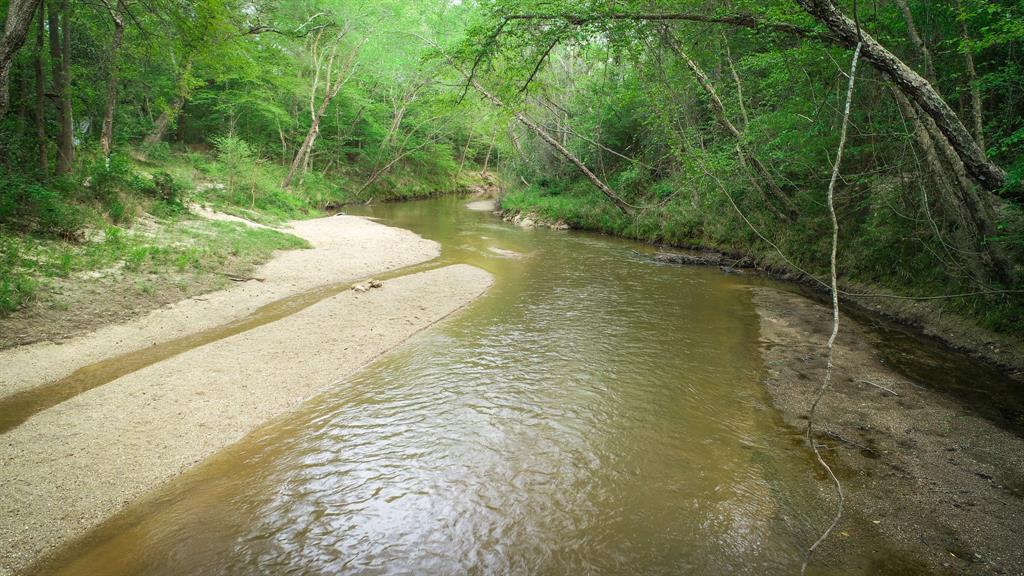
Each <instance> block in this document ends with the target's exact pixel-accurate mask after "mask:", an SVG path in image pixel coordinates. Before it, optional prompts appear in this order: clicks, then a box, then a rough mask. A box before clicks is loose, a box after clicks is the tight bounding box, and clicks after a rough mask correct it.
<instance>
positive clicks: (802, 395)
mask: <svg viewBox="0 0 1024 576" xmlns="http://www.w3.org/2000/svg"><path fill="white" fill-rule="evenodd" d="M754 300H755V302H756V304H757V306H758V310H759V314H760V318H761V322H760V324H761V341H762V351H763V355H764V359H765V365H766V370H767V375H766V385H767V388H768V390H769V392H770V394H771V396H772V399H773V400H774V402H775V404H776V406H777V407H778V408H779V410H780V411H781V412H782V414H783V417H784V419H785V421H786V422H787V423H788V424H790V425H792V426H794V427H797V428H799V429H801V430H802V429H803V427H805V426H806V414H807V411H808V409H809V407H810V400H811V398H812V396H813V392H814V390H815V388H816V386H818V385H819V384H820V382H821V381H822V378H823V376H824V368H825V358H824V343H825V341H826V339H827V337H828V333H829V331H830V330H831V310H830V309H828V308H827V307H825V306H822V305H820V304H817V303H815V302H813V301H811V300H808V299H806V298H803V297H801V296H799V295H796V294H791V293H787V292H782V291H778V290H774V289H769V288H756V289H754ZM871 341H872V336H871V335H870V334H869V333H868V332H867V331H866V330H865V328H863V327H862V326H860V325H858V324H857V323H856V322H855V321H853V320H851V319H850V318H845V317H844V318H843V320H842V325H841V328H840V337H839V339H838V341H837V345H836V350H835V374H834V382H835V384H834V387H833V389H832V391H831V392H830V393H829V394H828V395H827V396H826V398H825V399H824V400H823V402H822V404H821V405H820V406H819V418H818V420H817V424H816V430H818V431H819V432H820V440H819V441H820V442H822V443H824V444H825V446H826V450H827V451H826V458H828V459H829V461H830V462H833V463H836V464H838V466H837V470H838V474H839V476H840V478H841V479H842V481H843V485H844V488H845V490H846V493H847V510H848V515H847V517H846V519H845V520H844V522H843V524H842V525H841V526H840V527H839V529H838V533H836V534H835V535H834V536H833V537H832V538H831V539H830V540H829V541H828V543H827V544H826V545H825V548H824V550H823V553H822V555H821V559H820V562H821V563H823V564H830V563H831V564H833V565H841V564H842V562H843V558H844V554H845V552H846V547H847V545H848V544H849V545H851V546H852V545H853V543H854V542H856V540H857V538H858V536H859V535H864V534H865V532H866V531H869V530H871V531H874V530H877V531H878V533H879V534H880V535H881V536H882V537H883V538H884V539H885V540H887V541H890V542H892V543H893V546H894V547H895V549H896V550H899V551H901V552H905V554H901V556H903V557H905V558H919V559H921V562H922V563H923V565H920V566H912V567H908V566H907V565H906V564H897V563H898V562H899V561H900V560H899V559H898V558H887V559H881V560H880V564H879V566H878V567H877V568H878V570H877V571H876V572H878V573H883V572H886V571H888V572H890V573H901V572H905V571H906V570H908V569H913V570H914V571H916V572H918V573H936V574H1022V573H1024V548H1021V546H1020V534H1019V532H1020V529H1021V526H1022V522H1024V499H1022V494H1024V439H1022V438H1021V437H1019V436H1017V435H1015V434H1014V433H1012V432H1008V431H1006V430H1004V429H1003V428H1000V427H997V426H996V425H994V424H993V423H992V422H990V421H989V420H987V419H985V418H983V417H980V416H976V415H973V414H971V413H969V412H966V411H965V410H964V409H963V408H962V407H961V406H959V405H958V404H957V403H956V402H954V401H952V400H949V399H948V398H947V397H945V396H943V395H941V394H939V393H938V392H936V391H935V390H933V389H930V388H929V387H928V382H920V383H917V382H913V381H911V380H909V379H907V378H904V377H902V376H901V375H899V374H898V373H897V372H895V371H894V370H893V369H891V368H889V367H888V366H886V365H885V364H884V363H883V362H882V361H881V360H880V358H879V354H878V352H877V351H876V349H875V348H874V347H873V345H872V344H871ZM869 382H870V384H869ZM880 386H881V387H884V388H887V389H889V390H890V391H891V392H890V391H887V390H883V389H882V388H880ZM821 487H822V490H823V491H825V492H829V491H831V484H830V483H828V481H827V480H826V479H825V478H824V477H822V479H821ZM865 538H866V536H865Z"/></svg>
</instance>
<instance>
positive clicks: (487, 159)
mask: <svg viewBox="0 0 1024 576" xmlns="http://www.w3.org/2000/svg"><path fill="white" fill-rule="evenodd" d="M497 138H498V128H497V126H495V128H494V132H492V133H491V144H490V145H489V146H488V147H487V156H484V167H483V168H482V169H481V170H480V175H481V176H483V175H485V174H487V168H488V166H490V164H491V152H493V151H494V141H495V140H496V139H497Z"/></svg>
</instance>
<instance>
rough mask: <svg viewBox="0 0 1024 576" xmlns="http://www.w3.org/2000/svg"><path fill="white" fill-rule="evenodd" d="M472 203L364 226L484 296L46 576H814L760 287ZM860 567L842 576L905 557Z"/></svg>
mask: <svg viewBox="0 0 1024 576" xmlns="http://www.w3.org/2000/svg"><path fill="white" fill-rule="evenodd" d="M464 202H465V201H461V200H457V199H446V200H434V201H428V202H415V203H406V204H396V205H385V206H380V207H376V208H373V209H372V210H370V213H372V215H374V216H377V217H380V218H382V220H383V221H384V222H385V223H388V224H393V225H397V226H401V227H405V228H409V229H412V230H414V231H416V232H418V233H420V234H422V235H424V236H426V237H428V238H431V239H434V240H438V241H440V242H441V243H442V246H443V255H442V258H441V260H442V261H443V262H465V263H469V264H473V265H476V266H480V267H482V268H485V269H487V270H488V271H490V272H491V273H492V274H494V275H495V278H496V284H495V286H494V287H493V288H492V289H491V290H490V291H489V292H488V293H487V294H486V295H485V296H484V297H482V298H481V299H480V300H478V301H477V302H475V303H474V304H473V305H471V307H470V308H468V309H467V310H465V311H464V312H463V313H461V314H460V315H458V316H456V317H454V318H452V319H450V320H449V321H447V322H445V323H443V324H441V325H439V326H437V327H435V328H433V329H432V330H430V331H428V332H425V333H423V334H420V335H419V336H417V337H415V338H413V339H412V340H410V341H409V342H408V343H406V344H405V345H404V346H402V347H401V348H400V349H399V350H397V351H395V352H393V353H391V354H389V355H388V356H386V357H384V358H382V359H381V360H379V361H377V362H375V363H374V364H372V365H371V366H369V367H368V368H367V369H366V370H364V371H362V372H361V373H359V374H357V375H356V376H354V377H353V378H351V379H350V380H348V381H346V382H344V383H342V384H339V385H338V386H337V387H336V388H335V389H332V390H329V391H327V392H325V393H324V394H323V395H322V396H320V397H318V398H316V399H314V400H313V401H311V402H309V403H307V404H306V405H305V406H303V407H302V408H301V409H300V410H299V411H297V412H292V413H290V414H288V415H286V416H285V417H283V418H279V419H278V420H276V421H274V422H272V423H271V424H269V425H268V426H266V427H264V428H262V429H260V430H259V431H257V432H256V433H254V434H252V435H250V436H249V437H247V438H246V439H245V440H243V441H242V442H241V443H239V444H237V445H235V446H233V447H231V448H229V449H228V450H226V451H224V452H222V453H220V454H218V455H217V456H215V457H213V458H211V459H210V460H208V461H207V462H205V463H203V464H202V465H200V466H199V467H197V468H196V469H194V470H192V471H190V472H188V473H186V474H185V475H183V476H182V477H181V478H179V479H178V480H175V481H174V482H172V483H171V484H170V485H169V486H167V487H166V488H165V489H163V490H161V491H159V493H158V494H156V495H154V496H153V497H151V498H150V499H148V500H147V501H145V502H142V503H140V504H137V505H133V506H132V507H130V508H129V509H128V510H127V511H126V512H125V513H123V514H121V515H119V516H118V517H116V518H114V519H113V520H111V521H110V522H107V523H106V524H105V525H103V526H102V527H101V528H99V529H98V530H96V531H94V532H93V533H91V534H90V535H88V536H87V537H86V538H84V539H83V540H82V541H80V542H77V543H75V544H74V545H72V546H70V547H69V548H67V549H65V550H64V551H62V553H61V554H59V555H58V556H57V557H56V559H55V561H54V562H52V563H49V564H47V565H45V566H44V567H42V568H40V571H41V572H45V573H47V574H110V575H117V574H124V575H128V574H151V575H161V574H196V575H198V574H238V575H243V574H245V575H248V574H275V575H276V574H302V575H319V574H338V573H353V574H623V573H633V574H679V573H693V574H725V573H728V574H764V573H793V572H795V571H798V569H799V565H800V561H801V559H802V554H803V549H804V547H805V546H807V545H808V544H809V543H810V542H812V541H813V540H814V539H815V538H816V536H817V532H818V531H819V530H820V529H821V527H822V526H823V525H824V524H826V523H827V521H828V513H829V508H828V505H827V503H826V502H825V501H824V500H823V499H822V497H821V494H822V493H824V492H827V490H828V484H827V483H824V482H822V481H821V477H820V473H819V471H818V470H817V469H816V468H815V466H814V464H813V462H812V460H811V458H810V456H809V454H808V452H807V450H806V449H805V448H804V446H803V445H802V443H801V441H800V438H799V433H798V432H796V431H793V430H790V429H788V428H786V427H785V426H784V425H783V424H782V423H781V419H780V418H779V416H778V415H777V413H776V412H775V411H774V410H773V409H772V408H771V406H770V403H769V400H768V398H767V395H766V393H765V392H764V390H763V388H762V385H761V377H762V365H761V359H760V354H759V350H758V320H757V315H756V312H755V310H754V308H753V306H752V304H751V302H750V297H749V292H748V290H747V285H748V284H749V282H750V280H749V279H744V278H743V277H736V276H727V275H724V274H721V273H719V272H718V271H717V270H708V269H698V268H678V267H667V266H665V267H660V266H654V265H652V264H651V263H650V262H648V261H646V260H644V259H641V258H638V257H636V256H635V255H634V254H633V253H632V252H631V250H632V249H638V250H640V249H642V248H641V247H639V246H638V245H635V244H633V243H630V242H626V241H622V240H616V239H611V238H604V237H598V236H593V235H587V234H577V233H567V232H554V231H548V230H519V229H516V228H513V227H510V226H507V225H505V224H502V223H500V222H498V221H497V220H496V219H495V218H494V217H493V216H491V215H489V214H486V213H477V212H472V211H468V210H465V209H463V207H462V205H463V204H464ZM510 252H514V253H516V254H517V255H518V256H514V255H512V254H510ZM385 289H386V286H385ZM851 546H855V548H853V549H845V550H844V559H848V560H849V562H847V564H846V565H845V566H843V567H842V568H837V569H833V570H829V571H828V572H827V573H830V574H832V573H834V574H869V573H870V574H874V573H879V571H878V570H879V566H878V564H877V562H878V561H879V560H882V561H888V560H891V559H890V558H887V555H886V553H885V548H884V546H883V545H881V544H880V543H879V542H874V541H872V540H871V538H870V537H862V538H859V539H858V542H857V543H855V544H852V545H851ZM894 573H906V572H905V571H904V570H902V569H900V570H895V571H894Z"/></svg>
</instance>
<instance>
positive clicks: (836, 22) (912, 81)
mask: <svg viewBox="0 0 1024 576" xmlns="http://www.w3.org/2000/svg"><path fill="white" fill-rule="evenodd" d="M795 1H796V3H797V4H799V5H800V6H801V7H802V8H803V9H804V10H805V11H806V12H807V13H809V14H810V15H811V16H814V17H815V18H816V19H817V20H818V21H819V22H821V23H822V24H824V25H825V27H826V28H828V30H829V31H830V32H831V33H832V34H833V35H834V36H835V37H836V40H837V41H838V43H839V44H841V45H843V46H846V47H848V48H853V47H854V46H856V45H857V43H858V42H860V41H863V58H864V60H866V61H867V62H868V63H870V64H871V65H872V66H874V67H875V68H876V69H877V70H878V71H880V72H882V73H883V74H884V75H886V76H888V77H889V79H890V80H892V81H893V82H894V83H895V84H896V86H898V87H899V89H900V90H902V91H903V93H904V94H906V95H907V97H909V98H910V99H911V100H913V101H914V103H915V104H917V105H918V107H919V108H920V109H921V111H923V112H924V113H925V114H926V115H927V116H929V117H930V118H931V119H932V120H933V121H934V122H935V125H936V126H937V127H938V129H939V131H941V132H942V134H943V136H945V138H946V140H948V141H949V144H950V146H952V148H953V150H954V151H955V152H956V154H957V156H959V157H960V160H961V161H962V162H963V164H964V167H965V168H966V170H967V174H968V175H969V176H970V178H971V179H972V180H974V181H975V182H977V183H978V184H979V185H980V186H981V187H982V188H984V189H986V190H989V191H993V192H995V191H1000V192H1001V193H1003V194H1004V195H1005V196H1007V197H1008V198H1014V199H1020V198H1022V197H1024V194H1022V190H1021V186H1019V185H1018V186H1017V187H1016V188H1015V189H1012V190H1002V189H1003V187H1004V186H1005V185H1006V171H1005V170H1003V169H1002V168H1000V167H999V166H996V165H995V164H993V163H992V162H991V161H990V160H989V159H988V157H986V156H985V152H984V150H982V149H981V147H980V146H978V143H977V142H976V141H975V140H974V137H973V136H972V135H971V133H970V131H969V130H968V129H967V128H966V127H965V126H964V124H963V122H961V121H960V118H959V117H958V116H957V115H956V113H955V112H953V109H952V108H950V107H949V104H947V103H946V101H945V100H944V99H943V98H942V96H941V95H940V94H939V93H938V91H936V90H935V88H934V87H933V86H932V85H931V84H930V83H929V82H928V81H927V80H925V79H924V77H922V76H921V75H920V74H918V73H917V72H915V71H914V70H913V69H912V68H911V67H909V66H907V65H906V64H905V63H904V62H903V61H902V60H900V59H899V58H898V57H897V56H896V55H895V54H893V53H892V52H890V51H889V50H888V49H886V48H885V46H882V45H881V44H879V43H878V41H877V40H875V39H874V38H872V37H871V35H870V34H868V33H867V32H865V31H863V30H861V29H859V27H858V26H857V24H856V23H854V21H853V20H851V19H850V18H848V17H847V16H846V15H845V14H843V13H842V11H840V10H839V8H838V7H837V6H836V5H835V4H834V3H833V1H832V0H795Z"/></svg>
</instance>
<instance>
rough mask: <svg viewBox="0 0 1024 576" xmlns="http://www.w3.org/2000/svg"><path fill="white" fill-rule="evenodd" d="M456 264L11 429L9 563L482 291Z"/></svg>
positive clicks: (1, 512) (352, 295) (4, 565)
mask: <svg viewBox="0 0 1024 576" xmlns="http://www.w3.org/2000/svg"><path fill="white" fill-rule="evenodd" d="M491 282H492V278H491V276H490V275H489V274H488V273H486V272H484V271H482V270H480V269H477V268H473V267H471V266H467V265H454V266H448V267H445V268H440V269H436V270H431V271H428V272H420V273H418V274H412V275H408V276H402V277H399V278H396V279H393V280H389V281H387V282H385V283H384V285H383V287H381V288H377V289H373V290H369V291H367V292H364V293H358V292H355V291H351V290H349V291H345V292H342V293H340V294H338V295H337V296H334V297H331V298H328V299H326V300H324V301H321V302H319V303H317V304H315V305H313V306H311V307H309V308H307V309H305V310H302V311H301V312H299V313H296V314H293V315H292V316H289V317H287V318H284V319H282V320H279V321H277V322H274V323H272V324H268V325H265V326H262V327H260V328H256V329H254V330H250V331H248V332H244V333H242V334H238V335H236V336H232V337H230V338H226V339H223V340H219V341H216V342H213V343H210V344H207V345H205V346H202V347H200V348H196V349H194V350H191V351H189V352H186V353H183V354H181V355H178V356H175V357H173V358H171V359H168V360H165V361H163V362H160V363H157V364H154V365H152V366H149V367H147V368H144V369H142V370H139V371H137V372H134V373H132V374H129V375H127V376H125V377H122V378H120V379H118V380H115V381H113V382H111V383H109V384H106V385H104V386H101V387H99V388H96V389H93V390H90V391H89V392H86V393H84V394H81V395H79V396H76V397H75V398H73V399H71V400H69V401H67V402H64V403H62V404H59V405H57V406H55V407H53V408H50V409H49V410H46V411H44V412H42V413H40V414H38V415H36V416H34V417H33V418H31V419H30V420H28V421H27V422H26V423H24V424H22V425H21V426H19V427H18V428H15V429H14V430H12V431H10V432H8V433H6V434H4V435H3V438H2V443H0V574H4V575H6V574H12V573H14V571H16V570H18V569H20V568H23V567H25V566H26V565H27V564H28V563H30V562H32V561H34V560H36V559H38V558H39V557H40V556H42V555H45V554H47V553H48V552H51V551H53V550H54V549H55V548H56V547H57V546H59V545H61V544H63V543H65V542H67V541H68V540H70V539H72V538H74V537H75V536H78V535H81V534H83V533H84V532H86V531H87V530H89V529H90V528H92V527H94V526H96V525H97V524H99V523H100V522H101V521H102V520H104V519H105V518H107V517H109V516H111V515H112V514H114V513H116V512H117V511H118V510H120V509H121V508H122V507H124V506H125V505H126V504H128V503H130V502H132V501H133V500H136V499H138V498H139V497H141V496H143V495H144V494H145V493H146V492H148V491H149V490H151V489H153V488H155V487H157V486H159V485H160V484H162V483H164V482H166V481H168V480H170V479H171V478H173V477H175V476H176V475H178V474H180V473H181V472H183V471H184V470H186V469H187V468H189V467H190V466H192V465H194V464H196V463H198V462H199V461H201V460H202V459H204V458H206V457H207V456H209V455H211V454H213V453H215V452H216V451H218V450H220V449H221V448H224V447H225V446H227V445H229V444H231V443H234V442H236V441H238V440H240V439H241V438H242V437H243V436H244V435H245V434H246V433H247V432H250V431H251V430H253V429H254V428H256V427H257V426H259V425H260V424H261V423H263V422H265V421H267V420H268V419H270V418H273V417H274V416H277V415H279V414H281V413H283V412H286V411H288V410H290V409H292V408H294V407H295V406H297V405H298V404H300V403H301V402H303V401H304V400H307V399H309V398H311V397H313V396H315V395H316V394H317V393H319V392H323V391H325V390H327V389H329V388H331V387H332V386H344V385H345V384H344V380H345V378H346V377H348V376H349V375H351V374H352V373H353V372H355V371H356V370H358V369H359V368H360V367H362V366H364V365H366V364H367V363H368V362H370V361H371V360H373V359H374V358H376V357H377V356H379V355H381V354H383V353H385V352H387V351H388V350H391V349H392V348H394V347H395V346H397V345H399V344H400V343H402V342H403V341H404V340H406V339H407V338H408V337H410V336H411V335H413V334H415V333H417V332H419V331H421V330H423V329H425V328H426V327H428V326H430V325H432V324H434V323H436V322H438V321H440V320H442V319H443V318H445V317H446V316H448V315H450V314H452V313H453V312H455V311H457V310H459V309H460V308H462V307H463V306H465V305H466V304H467V303H469V302H470V301H472V300H473V299H474V298H476V297H477V296H479V295H480V294H482V293H483V292H484V291H485V290H486V289H487V288H488V287H489V286H490V285H491Z"/></svg>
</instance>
